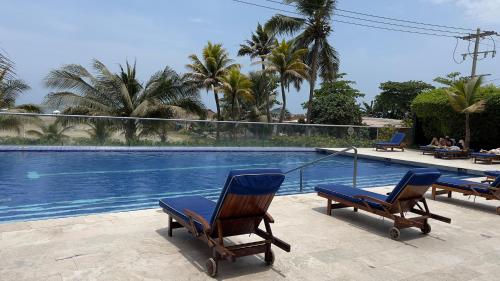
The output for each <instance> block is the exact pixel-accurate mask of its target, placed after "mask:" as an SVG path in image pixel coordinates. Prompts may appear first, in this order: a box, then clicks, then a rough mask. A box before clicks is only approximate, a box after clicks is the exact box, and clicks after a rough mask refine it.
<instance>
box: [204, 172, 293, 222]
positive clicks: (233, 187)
mask: <svg viewBox="0 0 500 281" xmlns="http://www.w3.org/2000/svg"><path fill="white" fill-rule="evenodd" d="M284 180H285V174H283V172H282V171H281V170H280V169H247V170H232V171H231V172H229V175H228V176H227V179H226V183H225V184H224V187H223V188H222V191H221V194H220V197H219V200H218V201H217V206H216V207H215V209H216V211H215V212H214V213H213V215H212V218H211V220H210V223H212V222H214V221H215V219H216V218H217V216H218V215H219V212H220V208H221V206H222V202H223V201H224V198H225V197H226V196H227V195H228V194H236V195H265V194H270V193H275V192H276V191H278V189H279V188H280V186H281V184H282V183H283V181H284Z"/></svg>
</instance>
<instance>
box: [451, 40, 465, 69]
mask: <svg viewBox="0 0 500 281" xmlns="http://www.w3.org/2000/svg"><path fill="white" fill-rule="evenodd" d="M455 39H457V43H456V44H455V48H453V61H454V62H455V63H456V64H461V63H463V62H464V61H465V59H463V57H462V61H457V59H456V57H455V54H456V51H457V47H458V38H455Z"/></svg>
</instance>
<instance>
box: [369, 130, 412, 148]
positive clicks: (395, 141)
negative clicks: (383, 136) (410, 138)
mask: <svg viewBox="0 0 500 281" xmlns="http://www.w3.org/2000/svg"><path fill="white" fill-rule="evenodd" d="M405 136H406V135H405V133H399V132H398V133H395V134H394V135H393V136H392V138H391V140H390V141H382V142H377V143H376V145H400V144H401V143H402V142H403V140H404V139H405Z"/></svg>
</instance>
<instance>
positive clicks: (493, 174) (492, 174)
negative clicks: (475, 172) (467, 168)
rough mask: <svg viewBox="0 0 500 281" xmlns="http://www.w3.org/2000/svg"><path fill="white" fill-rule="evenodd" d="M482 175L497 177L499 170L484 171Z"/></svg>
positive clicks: (499, 173)
mask: <svg viewBox="0 0 500 281" xmlns="http://www.w3.org/2000/svg"><path fill="white" fill-rule="evenodd" d="M484 175H485V176H489V177H499V176H500V171H485V172H484Z"/></svg>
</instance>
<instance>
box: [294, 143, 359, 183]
mask: <svg viewBox="0 0 500 281" xmlns="http://www.w3.org/2000/svg"><path fill="white" fill-rule="evenodd" d="M349 150H354V159H353V163H354V171H353V175H352V186H353V187H356V178H357V176H358V149H357V148H356V147H355V146H351V147H348V148H345V149H342V150H341V151H337V152H335V153H332V154H329V155H327V156H324V157H321V158H319V159H316V160H314V161H311V162H309V163H306V164H304V165H301V166H299V167H296V168H293V169H291V170H289V171H287V172H285V174H289V173H291V172H295V171H297V170H298V171H299V174H300V191H302V190H303V188H304V185H303V182H304V169H305V168H307V167H310V166H313V165H315V164H316V163H318V162H321V161H323V160H325V159H328V158H331V157H335V156H337V155H339V154H344V153H345V152H347V151H349Z"/></svg>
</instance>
